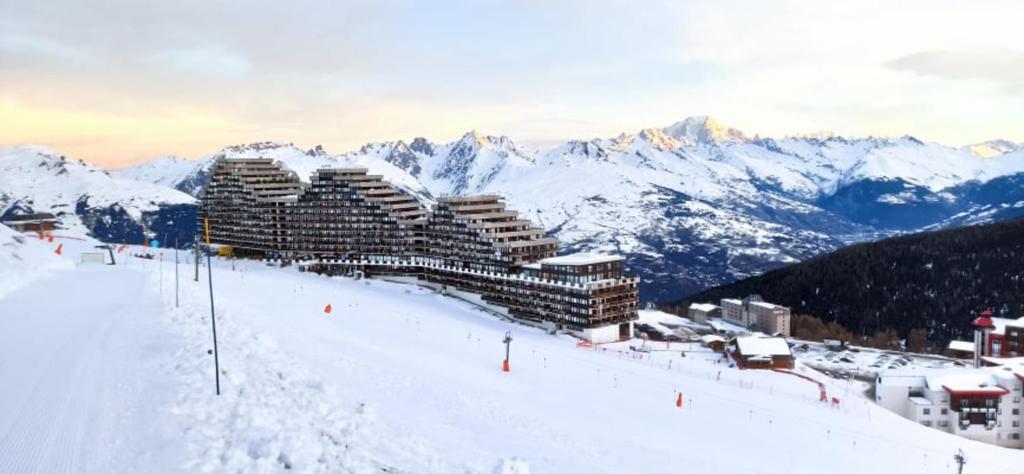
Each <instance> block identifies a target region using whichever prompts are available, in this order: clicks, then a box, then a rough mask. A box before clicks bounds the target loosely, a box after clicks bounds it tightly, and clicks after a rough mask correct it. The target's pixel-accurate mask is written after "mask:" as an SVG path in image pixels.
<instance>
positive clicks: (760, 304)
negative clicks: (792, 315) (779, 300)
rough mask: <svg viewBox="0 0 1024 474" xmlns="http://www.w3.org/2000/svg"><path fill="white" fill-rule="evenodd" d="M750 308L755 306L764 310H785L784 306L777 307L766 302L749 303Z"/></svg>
mask: <svg viewBox="0 0 1024 474" xmlns="http://www.w3.org/2000/svg"><path fill="white" fill-rule="evenodd" d="M750 306H757V307H759V308H765V309H775V308H785V306H779V305H777V304H772V303H768V302H766V301H751V302H750Z"/></svg>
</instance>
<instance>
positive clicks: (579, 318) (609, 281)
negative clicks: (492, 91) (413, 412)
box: [200, 159, 639, 342]
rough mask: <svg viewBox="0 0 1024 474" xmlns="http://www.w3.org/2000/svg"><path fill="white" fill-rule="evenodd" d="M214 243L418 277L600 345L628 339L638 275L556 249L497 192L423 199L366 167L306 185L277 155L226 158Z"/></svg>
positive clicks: (211, 211)
mask: <svg viewBox="0 0 1024 474" xmlns="http://www.w3.org/2000/svg"><path fill="white" fill-rule="evenodd" d="M200 217H201V218H202V219H208V221H209V228H210V239H211V242H212V243H216V244H222V245H226V246H230V247H232V248H233V249H236V250H240V251H241V252H242V253H245V254H255V255H261V256H266V257H272V258H274V257H282V258H289V259H294V260H297V261H300V262H302V265H304V266H305V267H306V268H308V269H310V270H312V271H318V272H324V273H332V274H337V273H356V272H358V273H360V274H363V275H366V276H387V277H402V278H415V279H417V280H418V281H419V282H421V284H427V285H433V286H436V287H437V288H439V289H440V290H442V291H445V292H450V293H452V294H458V295H459V296H461V297H468V298H471V299H476V300H477V302H478V303H480V304H484V305H488V306H489V307H492V308H494V309H496V310H497V311H499V312H502V313H504V314H507V315H509V316H511V317H515V318H517V319H520V320H523V321H527V322H531V323H534V324H536V325H538V326H541V327H544V328H546V329H550V330H566V331H569V332H572V333H574V334H577V335H578V336H580V337H583V338H586V339H588V340H590V341H593V342H608V341H614V340H619V339H621V338H624V337H628V336H629V335H630V334H631V333H632V321H634V320H636V319H637V309H638V289H637V285H638V283H639V279H638V278H637V277H635V276H627V275H625V274H624V269H623V263H624V259H623V258H622V257H619V256H608V255H585V254H584V255H568V256H556V253H557V251H558V241H557V240H556V239H553V238H549V237H545V236H544V234H545V232H544V230H543V229H541V228H538V227H536V226H534V225H533V224H532V223H531V222H530V221H529V220H526V219H522V218H520V216H519V214H518V213H517V212H516V211H514V210H510V209H507V208H506V207H505V203H504V202H503V201H502V200H501V198H500V197H499V196H497V195H481V196H460V197H442V198H439V199H437V202H436V204H435V205H434V206H433V207H432V208H427V207H426V206H424V205H423V204H421V203H420V202H419V201H418V200H417V199H415V198H414V197H413V196H410V195H408V194H406V193H404V192H403V191H402V190H401V189H399V188H398V187H396V186H394V185H392V184H391V183H389V182H387V181H386V180H384V179H383V178H382V177H381V176H378V175H372V174H369V173H368V172H367V170H366V169H362V168H346V169H321V170H317V171H316V172H314V173H313V175H312V177H311V179H310V181H309V183H303V182H301V181H300V180H299V178H298V176H297V175H296V174H295V173H293V172H291V171H289V170H287V169H286V168H284V167H283V166H281V165H280V164H279V163H276V162H273V161H272V160H269V159H220V160H218V161H217V162H216V163H215V164H214V166H213V172H212V174H211V177H210V181H209V183H208V184H207V187H206V190H205V192H204V195H203V200H202V206H201V209H200Z"/></svg>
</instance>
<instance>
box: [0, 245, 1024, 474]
mask: <svg viewBox="0 0 1024 474" xmlns="http://www.w3.org/2000/svg"><path fill="white" fill-rule="evenodd" d="M83 248H84V247H83ZM143 252H155V253H156V255H157V257H156V258H155V259H153V260H144V259H139V258H128V259H125V258H124V257H123V255H125V254H136V253H143ZM159 252H161V251H158V250H152V249H141V248H138V247H132V248H130V249H129V250H127V251H126V252H125V253H124V254H119V255H122V257H121V258H122V259H124V260H125V261H126V263H127V264H126V265H118V266H104V265H85V264H82V265H76V266H73V267H71V268H66V269H63V270H60V271H57V272H54V273H51V274H48V275H46V276H42V277H40V278H39V279H37V280H35V281H34V282H32V283H30V284H28V285H25V286H22V287H21V288H18V289H15V290H14V291H13V292H10V293H9V294H8V295H7V296H5V297H2V298H0V315H2V316H0V354H2V357H0V379H2V380H16V381H18V383H15V384H9V385H5V390H4V391H2V392H0V472H65V471H66V472H109V471H120V472H258V473H261V472H267V473H269V472H360V473H362V472H366V473H369V472H382V471H385V470H386V471H387V472H416V473H451V472H460V473H482V474H490V473H494V472H527V471H529V472H593V473H604V472H607V473H617V472H632V471H639V472H650V473H657V472H678V471H679V469H680V466H685V467H686V469H688V470H693V471H696V472H708V473H716V472H722V473H725V472H779V471H782V470H785V471H787V472H821V471H822V470H828V471H829V472H835V473H839V474H843V473H862V472H907V473H930V472H935V470H936V469H941V468H940V467H936V465H935V464H934V463H935V461H934V460H936V459H945V458H947V457H949V455H950V453H952V452H955V451H956V449H958V448H962V449H964V451H965V452H966V454H967V456H968V457H969V459H971V460H972V463H973V464H972V465H971V468H972V469H978V470H979V471H978V472H986V473H997V474H998V473H1010V472H1017V471H1018V470H1019V466H1020V465H1021V463H1022V462H1024V452H1020V451H1015V450H1009V449H1005V448H998V447H996V446H991V445H985V444H981V443H978V442H973V441H969V440H965V439H962V438H957V437H955V436H953V435H950V434H948V433H942V432H939V431H937V430H932V429H928V428H926V427H923V426H920V425H918V424H916V423H913V422H911V421H909V420H905V419H903V418H901V417H899V416H898V415H896V414H893V413H889V412H887V411H885V410H884V409H879V408H878V407H876V406H874V405H873V404H871V403H870V402H869V401H868V399H867V398H865V397H864V395H863V394H862V393H860V392H859V391H858V390H854V389H851V387H853V386H851V385H848V384H847V383H839V382H833V381H830V380H828V379H824V380H822V383H824V384H825V385H826V388H827V390H828V391H829V393H830V394H831V395H833V396H837V397H841V398H842V404H841V406H840V408H832V407H830V406H828V405H827V404H821V403H819V402H818V401H817V400H818V386H817V384H815V383H810V382H808V381H807V380H804V379H800V378H798V377H794V376H791V375H788V374H782V373H775V372H772V371H756V370H740V369H737V368H735V367H730V366H729V364H728V362H727V361H723V360H722V356H721V354H716V353H713V352H712V351H710V350H708V349H706V348H702V347H700V345H699V344H698V343H693V344H689V343H651V344H650V345H649V346H650V348H649V349H650V350H649V352H634V351H632V350H630V349H629V346H630V345H639V344H640V343H641V341H637V340H631V341H626V342H622V343H613V344H606V345H599V346H595V347H591V348H580V347H577V342H578V341H577V340H576V339H574V338H571V337H568V336H564V335H549V334H547V333H546V332H544V331H541V330H537V329H533V328H530V327H527V326H522V325H518V324H515V323H514V322H510V321H505V320H500V319H496V318H494V317H493V316H491V315H489V314H487V313H485V312H482V311H480V310H477V309H475V308H473V307H472V306H470V305H467V304H465V303H463V302H461V301H458V300H455V299H451V298H447V297H444V296H441V295H438V294H435V293H433V292H431V291H429V290H427V289H424V288H420V287H416V286H412V285H403V284H398V283H389V282H383V281H376V280H352V279H346V278H327V277H323V276H318V275H313V274H306V273H300V272H297V271H295V269H294V268H283V269H282V268H277V267H270V266H266V265H264V264H261V263H259V262H246V261H234V262H232V261H227V260H220V259H215V260H214V268H213V269H212V270H213V286H214V290H215V293H216V309H217V330H218V338H219V342H220V344H219V357H220V369H221V380H220V382H221V390H222V394H221V395H220V396H216V395H215V394H214V391H213V380H212V379H213V367H212V365H213V361H212V356H211V355H210V354H208V353H207V350H209V349H211V348H212V347H211V334H210V323H211V321H210V319H209V310H210V306H209V304H210V301H209V299H208V298H209V295H208V293H207V279H206V268H200V270H201V272H200V279H199V281H198V282H192V281H191V280H192V278H191V277H192V273H191V272H192V270H193V268H192V266H191V264H190V262H187V261H186V263H187V264H186V265H183V266H182V267H181V268H180V270H182V271H181V273H182V279H181V281H180V285H181V286H180V289H181V292H180V307H178V308H175V304H174V301H175V298H174V292H173V288H174V286H173V281H174V267H173V266H172V265H171V263H170V262H171V261H173V252H170V251H166V250H165V251H163V252H164V253H163V262H162V264H161V261H160V259H159V258H160V257H159V256H160V254H159ZM182 257H183V258H187V257H185V255H184V254H182ZM161 269H162V271H161ZM3 271H7V270H6V269H4V268H0V272H3ZM53 295H59V296H60V297H59V298H54V297H53ZM40 301H45V302H46V304H40ZM326 304H332V306H333V309H334V310H333V312H332V313H330V314H325V313H324V312H323V308H324V306H325V305H326ZM641 316H642V318H645V320H648V321H663V322H664V323H668V322H669V321H672V320H675V321H678V322H684V321H685V319H684V318H678V317H675V316H672V315H668V314H665V313H661V312H657V311H642V312H641ZM506 331H511V332H512V334H513V338H514V340H513V342H512V345H511V358H510V361H511V372H510V373H503V372H502V371H501V369H500V367H501V360H502V359H503V358H504V356H505V346H504V344H502V342H501V341H502V339H503V337H504V334H505V332H506ZM663 344H664V345H663ZM682 353H685V357H682V356H681V354H682ZM13 361H16V362H13ZM794 370H795V371H796V372H797V373H799V374H802V375H806V376H808V377H811V378H815V377H820V376H819V375H817V373H816V372H814V371H813V370H810V369H808V368H807V367H805V366H803V365H802V364H799V363H798V364H797V367H796V369H794ZM680 393H681V394H682V396H683V401H684V402H683V407H682V408H677V407H676V406H675V401H676V399H677V396H678V395H679V394H680ZM737 435H742V436H743V437H744V438H749V439H757V440H760V442H757V443H743V444H742V445H737V444H736V443H729V442H723V441H722V440H724V439H735V437H736V436H737ZM864 453H871V455H870V456H865V455H864ZM741 454H742V455H741ZM927 460H932V461H930V462H929V461H927Z"/></svg>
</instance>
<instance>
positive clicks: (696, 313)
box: [687, 303, 722, 323]
mask: <svg viewBox="0 0 1024 474" xmlns="http://www.w3.org/2000/svg"><path fill="white" fill-rule="evenodd" d="M687 316H689V317H690V319H692V320H693V321H695V322H698V323H706V322H708V321H709V320H711V318H720V317H722V308H719V307H718V306H715V305H713V304H709V303H693V304H691V305H690V308H689V309H688V310H687Z"/></svg>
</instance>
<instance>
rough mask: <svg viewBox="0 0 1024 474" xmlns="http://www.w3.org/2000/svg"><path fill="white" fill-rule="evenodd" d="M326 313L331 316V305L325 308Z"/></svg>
mask: <svg viewBox="0 0 1024 474" xmlns="http://www.w3.org/2000/svg"><path fill="white" fill-rule="evenodd" d="M324 312H325V313H327V314H331V305H327V306H324Z"/></svg>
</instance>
